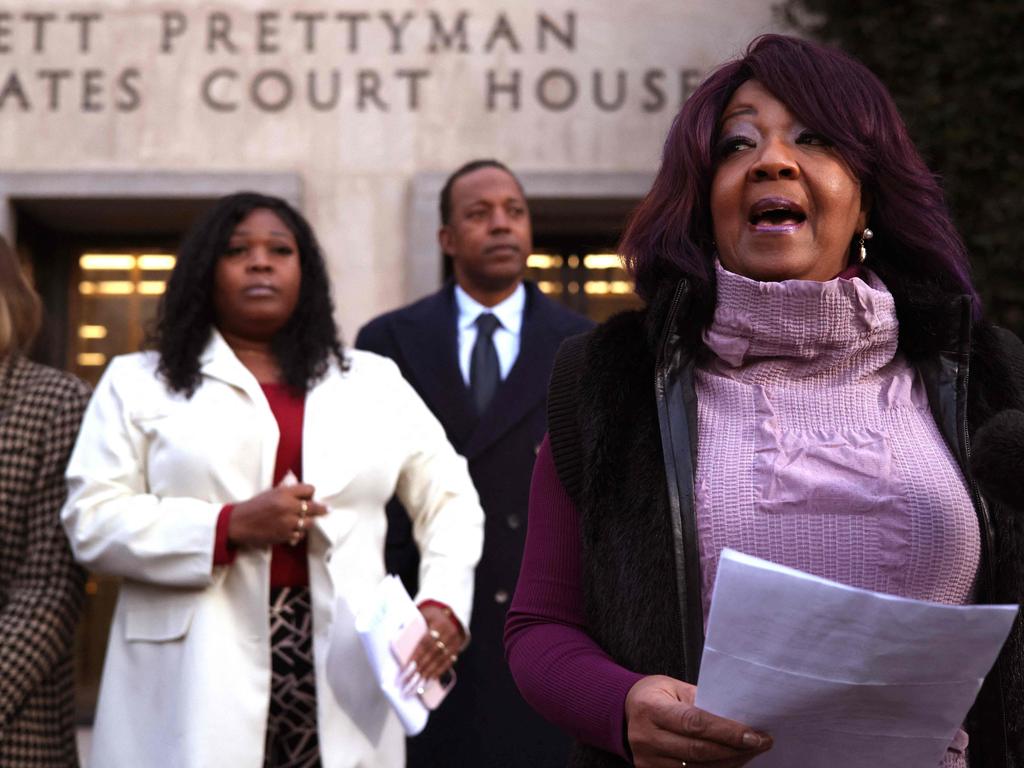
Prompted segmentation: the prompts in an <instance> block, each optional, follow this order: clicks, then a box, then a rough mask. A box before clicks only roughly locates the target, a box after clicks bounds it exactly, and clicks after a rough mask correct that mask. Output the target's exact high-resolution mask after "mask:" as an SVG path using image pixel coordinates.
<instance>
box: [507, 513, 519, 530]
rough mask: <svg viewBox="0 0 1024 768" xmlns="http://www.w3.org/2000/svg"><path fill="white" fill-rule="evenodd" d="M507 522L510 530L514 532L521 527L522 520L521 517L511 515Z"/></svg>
mask: <svg viewBox="0 0 1024 768" xmlns="http://www.w3.org/2000/svg"><path fill="white" fill-rule="evenodd" d="M505 522H506V523H508V527H509V529H510V530H513V531H514V530H516V529H517V528H518V527H519V526H520V524H521V523H522V520H521V518H520V517H519V515H509V516H508V517H507V518H505Z"/></svg>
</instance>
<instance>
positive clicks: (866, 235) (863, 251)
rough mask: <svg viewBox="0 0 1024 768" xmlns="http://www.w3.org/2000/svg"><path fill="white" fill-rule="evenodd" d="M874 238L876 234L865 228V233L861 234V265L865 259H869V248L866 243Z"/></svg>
mask: <svg viewBox="0 0 1024 768" xmlns="http://www.w3.org/2000/svg"><path fill="white" fill-rule="evenodd" d="M874 236H875V233H874V232H872V231H871V230H870V229H868V228H867V227H864V231H863V232H861V233H860V263H861V264H863V263H864V261H865V259H867V257H868V249H867V246H866V245H864V242H865V241H867V240H870V239H871V238H872V237H874Z"/></svg>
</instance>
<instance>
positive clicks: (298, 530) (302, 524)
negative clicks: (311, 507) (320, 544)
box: [295, 517, 306, 533]
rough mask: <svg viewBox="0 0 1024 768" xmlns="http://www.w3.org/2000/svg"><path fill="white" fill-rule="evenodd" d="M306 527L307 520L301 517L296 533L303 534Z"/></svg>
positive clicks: (296, 526)
mask: <svg viewBox="0 0 1024 768" xmlns="http://www.w3.org/2000/svg"><path fill="white" fill-rule="evenodd" d="M305 527H306V518H304V517H300V518H299V522H298V523H297V524H296V525H295V532H296V533H302V529H303V528H305Z"/></svg>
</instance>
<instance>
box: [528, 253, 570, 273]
mask: <svg viewBox="0 0 1024 768" xmlns="http://www.w3.org/2000/svg"><path fill="white" fill-rule="evenodd" d="M526 266H528V267H529V268H530V269H558V268H559V267H561V266H562V257H561V256H551V255H549V254H547V253H531V254H530V255H529V257H527V259H526Z"/></svg>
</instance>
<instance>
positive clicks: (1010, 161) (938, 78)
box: [777, 0, 1024, 335]
mask: <svg viewBox="0 0 1024 768" xmlns="http://www.w3.org/2000/svg"><path fill="white" fill-rule="evenodd" d="M777 10H778V13H779V15H780V17H781V18H782V19H783V20H784V21H785V22H786V23H788V24H789V25H790V26H791V27H793V28H794V29H795V30H796V31H797V32H798V33H800V34H804V35H807V36H809V37H813V38H816V39H819V40H822V41H824V42H828V43H831V44H834V45H836V46H838V47H840V48H843V49H844V50H846V51H849V52H850V53H851V54H853V55H854V56H856V57H857V58H858V59H860V60H861V61H862V62H864V64H866V65H867V66H868V68H870V69H871V70H872V71H873V72H874V73H875V74H877V75H878V76H879V77H880V78H881V80H882V81H883V82H884V83H885V84H886V85H887V86H888V88H889V90H890V91H891V92H892V95H893V97H894V98H895V100H896V103H897V104H898V106H899V109H900V112H901V113H902V114H903V118H904V119H905V120H906V122H907V127H908V129H909V130H910V135H911V136H912V137H913V139H914V141H915V143H916V144H917V148H918V150H919V151H920V152H921V154H922V156H923V157H924V159H925V162H927V163H928V166H929V167H930V168H931V169H932V170H933V171H935V172H937V173H938V174H939V176H940V177H941V179H942V184H943V188H944V190H945V192H946V196H947V199H948V200H949V204H950V207H951V209H952V211H953V215H954V219H955V221H956V223H957V226H958V228H959V229H960V232H961V234H962V235H963V236H964V239H965V240H966V242H967V247H968V249H969V250H970V253H971V258H972V263H973V266H974V279H975V283H976V284H977V286H978V290H979V292H980V293H981V296H982V299H983V301H984V304H985V309H986V314H987V315H988V317H989V319H990V320H992V321H993V322H996V323H999V324H1001V325H1005V326H1007V327H1009V328H1012V329H1013V330H1014V331H1016V333H1017V334H1018V335H1024V263H1022V261H1021V259H1022V257H1024V2H1022V0H907V1H903V0H896V1H894V0H785V2H783V3H782V5H781V6H779V7H778V9H777Z"/></svg>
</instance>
